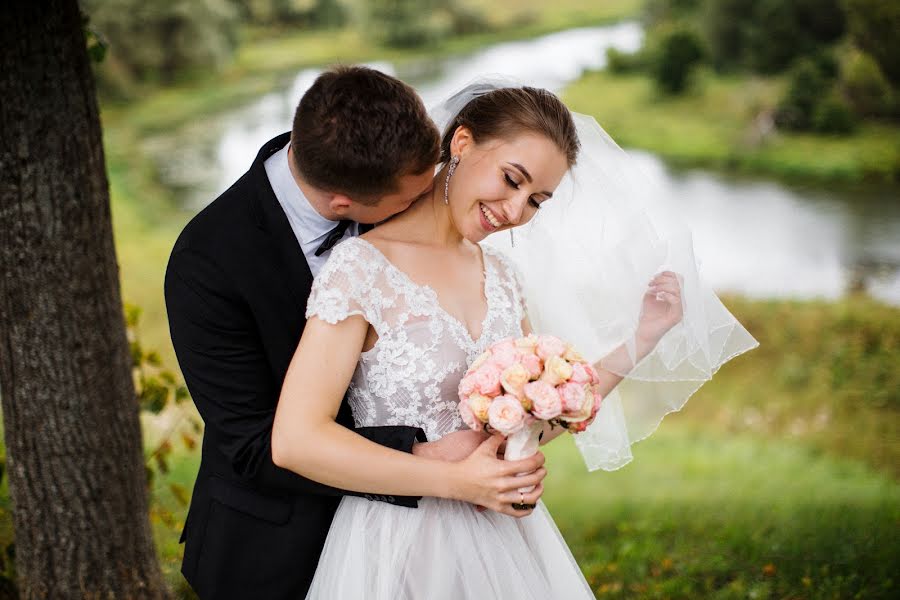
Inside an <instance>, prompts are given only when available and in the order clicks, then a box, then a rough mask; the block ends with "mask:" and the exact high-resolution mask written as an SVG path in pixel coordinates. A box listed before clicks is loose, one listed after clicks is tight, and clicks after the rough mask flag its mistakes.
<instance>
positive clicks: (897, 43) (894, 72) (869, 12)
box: [843, 0, 900, 85]
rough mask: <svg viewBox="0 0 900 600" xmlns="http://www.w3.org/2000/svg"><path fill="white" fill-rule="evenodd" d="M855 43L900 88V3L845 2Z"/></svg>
mask: <svg viewBox="0 0 900 600" xmlns="http://www.w3.org/2000/svg"><path fill="white" fill-rule="evenodd" d="M843 5H844V8H845V10H846V11H847V21H848V25H849V29H850V36H851V37H852V38H853V42H854V43H855V44H856V45H857V46H859V47H860V48H862V49H863V50H865V51H866V52H868V53H869V54H870V55H871V56H872V57H873V58H874V59H875V61H876V62H877V63H878V65H879V66H880V67H881V70H882V72H883V73H884V74H885V76H887V78H888V79H890V80H891V81H892V82H893V83H894V85H898V84H900V2H896V0H843Z"/></svg>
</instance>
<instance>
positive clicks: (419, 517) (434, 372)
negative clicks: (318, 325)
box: [306, 238, 594, 600]
mask: <svg viewBox="0 0 900 600" xmlns="http://www.w3.org/2000/svg"><path fill="white" fill-rule="evenodd" d="M482 249H483V252H484V295H485V298H486V299H487V314H486V315H485V318H484V321H483V323H482V333H481V336H480V337H479V338H478V339H477V340H475V339H472V337H471V335H470V334H469V332H468V331H467V329H466V328H465V326H464V325H463V324H462V323H461V322H460V321H459V320H457V319H456V318H454V317H453V316H451V315H450V314H449V313H447V312H446V311H445V310H444V309H443V308H442V307H441V306H440V304H439V303H438V298H437V295H436V294H435V292H434V290H433V289H432V288H430V287H428V286H423V285H419V284H416V283H415V282H413V281H412V280H411V279H410V278H409V277H408V276H407V275H406V274H405V273H404V272H402V271H400V270H399V269H398V268H397V267H395V266H394V265H393V264H391V263H390V262H389V261H388V260H387V259H386V258H385V257H384V255H383V254H381V252H380V251H379V250H377V249H376V248H375V247H374V246H372V245H371V244H370V243H368V242H367V241H365V240H362V239H360V238H351V239H349V240H347V241H345V242H343V243H341V244H340V245H338V246H337V247H336V248H335V249H334V251H333V252H332V255H331V257H330V258H329V260H328V263H327V264H326V265H325V267H324V268H323V269H322V271H321V272H320V273H319V275H318V277H317V278H316V280H315V282H314V284H313V289H312V292H311V294H310V297H309V302H308V304H307V311H306V312H307V317H312V316H317V317H319V318H320V319H322V320H324V321H327V322H329V323H337V322H339V321H341V320H343V319H346V318H347V317H349V316H350V315H362V316H363V317H364V318H365V319H366V321H368V322H369V323H370V324H371V325H372V327H373V328H374V329H375V331H376V332H377V333H378V336H379V337H378V342H377V343H376V344H375V346H374V347H373V348H372V349H371V350H368V351H366V352H363V353H362V355H361V357H360V360H359V364H358V365H357V368H356V372H355V373H354V375H353V380H352V383H351V385H350V390H349V395H348V398H349V402H350V406H351V408H352V409H353V417H354V420H355V422H356V425H357V426H378V425H411V426H418V427H421V428H422V429H423V430H424V431H425V434H426V435H427V437H428V440H429V441H434V440H436V439H439V438H440V437H441V436H444V435H446V434H448V433H451V432H454V431H458V430H460V429H464V428H465V425H464V424H463V422H462V419H461V418H460V416H459V413H458V412H457V404H458V403H459V399H458V396H457V391H456V390H457V386H458V384H459V380H460V379H461V378H462V375H463V373H464V371H465V370H466V367H467V365H468V364H469V363H470V362H471V361H473V360H474V359H475V357H477V356H478V355H479V354H481V353H482V352H483V351H484V350H485V349H486V348H487V347H488V346H490V345H491V344H492V343H494V342H496V341H498V340H501V339H503V338H506V337H510V336H520V335H522V328H521V323H522V318H523V316H524V300H523V298H522V292H521V288H520V284H519V280H518V278H517V275H516V273H515V271H514V267H513V266H512V263H511V262H509V261H508V259H506V257H505V256H503V255H502V254H501V253H500V252H499V251H498V250H496V249H492V248H491V247H489V246H482ZM307 598H308V599H321V600H341V599H353V600H357V599H365V600H444V599H446V600H451V599H452V600H466V599H471V600H476V599H477V600H484V599H491V600H496V599H503V598H509V599H510V600H548V599H557V598H558V599H565V600H577V599H580V598H594V595H593V593H592V592H591V590H590V587H589V586H588V584H587V582H586V581H585V579H584V576H583V575H582V574H581V571H580V569H579V568H578V565H577V564H576V562H575V560H574V558H573V557H572V554H571V552H570V551H569V549H568V547H567V546H566V543H565V541H564V540H563V538H562V536H561V535H560V533H559V530H558V529H557V528H556V525H555V524H554V523H553V520H552V519H551V518H550V515H549V513H548V512H547V509H546V508H545V507H544V505H543V504H542V503H539V504H538V506H537V508H536V509H535V511H534V512H533V513H532V514H531V515H529V516H528V517H525V518H522V519H516V518H514V517H509V516H506V515H502V514H498V513H495V512H492V511H485V512H482V513H479V512H476V510H475V507H474V506H472V505H470V504H467V503H464V502H459V501H455V500H444V499H438V498H423V499H422V500H420V501H419V507H418V508H417V509H412V508H404V507H399V506H395V505H392V504H389V503H387V502H374V501H370V500H367V499H366V498H361V497H355V496H346V497H344V498H343V499H342V500H341V503H340V506H339V507H338V510H337V514H336V515H335V517H334V521H333V522H332V525H331V529H330V531H329V533H328V539H327V540H326V542H325V548H324V550H323V552H322V556H321V558H320V559H319V565H318V568H317V570H316V575H315V578H314V580H313V583H312V586H311V588H310V590H309V593H308V595H307Z"/></svg>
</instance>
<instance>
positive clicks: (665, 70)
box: [653, 27, 705, 94]
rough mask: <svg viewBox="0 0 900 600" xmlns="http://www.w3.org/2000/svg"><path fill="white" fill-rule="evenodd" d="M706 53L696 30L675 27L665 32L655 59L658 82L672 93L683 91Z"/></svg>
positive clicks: (654, 66)
mask: <svg viewBox="0 0 900 600" xmlns="http://www.w3.org/2000/svg"><path fill="white" fill-rule="evenodd" d="M704 55H705V52H704V48H703V42H702V40H701V39H700V36H699V35H698V34H697V33H696V32H695V31H693V30H691V29H688V28H684V27H675V28H673V29H671V30H669V31H667V32H665V33H663V34H662V37H661V38H660V41H659V46H658V48H657V49H656V52H655V58H654V60H653V76H654V79H655V80H656V83H657V84H658V85H659V87H660V88H662V89H663V90H664V91H666V92H668V93H670V94H678V93H681V92H683V91H684V90H685V88H687V85H688V81H689V78H690V75H691V72H692V71H693V70H694V68H695V67H696V66H697V65H698V64H700V62H701V61H702V60H703V57H704Z"/></svg>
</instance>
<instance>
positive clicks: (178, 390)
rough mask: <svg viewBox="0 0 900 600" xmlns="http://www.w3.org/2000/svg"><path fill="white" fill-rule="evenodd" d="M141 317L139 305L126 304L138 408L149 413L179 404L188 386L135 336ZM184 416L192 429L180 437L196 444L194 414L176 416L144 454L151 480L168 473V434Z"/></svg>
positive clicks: (189, 446) (190, 445) (190, 447)
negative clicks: (166, 430)
mask: <svg viewBox="0 0 900 600" xmlns="http://www.w3.org/2000/svg"><path fill="white" fill-rule="evenodd" d="M140 317H141V309H140V308H139V307H137V306H134V305H128V304H126V305H125V325H126V328H127V333H128V341H129V345H130V348H131V363H132V371H133V376H134V382H135V391H136V392H137V399H138V403H139V405H140V407H141V412H143V413H145V414H149V415H159V414H161V413H162V412H163V411H164V410H165V409H166V408H169V407H172V406H177V405H181V404H183V403H184V401H185V400H187V399H188V398H190V395H189V394H188V390H187V388H186V387H185V386H184V384H182V383H180V382H179V380H178V379H177V377H176V376H175V374H174V373H173V372H172V371H170V370H168V369H166V368H165V367H164V366H163V364H162V359H161V358H160V356H159V353H157V352H155V351H152V350H151V351H147V350H145V349H144V348H143V346H142V345H141V342H140V339H139V337H138V323H139V321H140ZM184 420H187V421H188V423H189V424H190V425H191V426H192V428H193V429H192V432H191V433H188V432H185V431H182V432H181V439H182V441H183V442H184V445H185V447H186V448H187V449H188V450H193V449H194V447H195V446H196V440H195V439H194V437H193V435H194V434H199V433H200V432H201V431H202V427H201V425H200V422H199V420H198V419H197V418H196V417H195V416H190V417H185V415H184V412H182V419H179V420H176V422H175V426H174V427H172V428H171V429H170V431H169V433H168V434H167V435H165V436H163V437H162V439H161V440H160V441H159V442H158V444H157V446H156V448H155V449H153V450H152V451H151V452H150V453H149V455H148V456H147V478H148V481H150V482H152V480H153V477H154V476H155V474H156V473H157V472H158V473H163V474H165V473H168V472H169V464H168V458H169V456H170V455H171V453H172V441H171V437H172V435H174V434H175V433H176V432H177V431H178V430H179V429H181V426H182V423H183V421H184Z"/></svg>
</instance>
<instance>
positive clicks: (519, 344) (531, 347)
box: [515, 333, 538, 354]
mask: <svg viewBox="0 0 900 600" xmlns="http://www.w3.org/2000/svg"><path fill="white" fill-rule="evenodd" d="M515 344H516V348H518V349H519V350H521V351H523V352H527V353H529V354H534V353H535V351H536V350H537V345H538V336H536V335H534V334H533V333H530V334H528V335H526V336H525V337H520V338H518V339H517V340H516V341H515Z"/></svg>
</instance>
